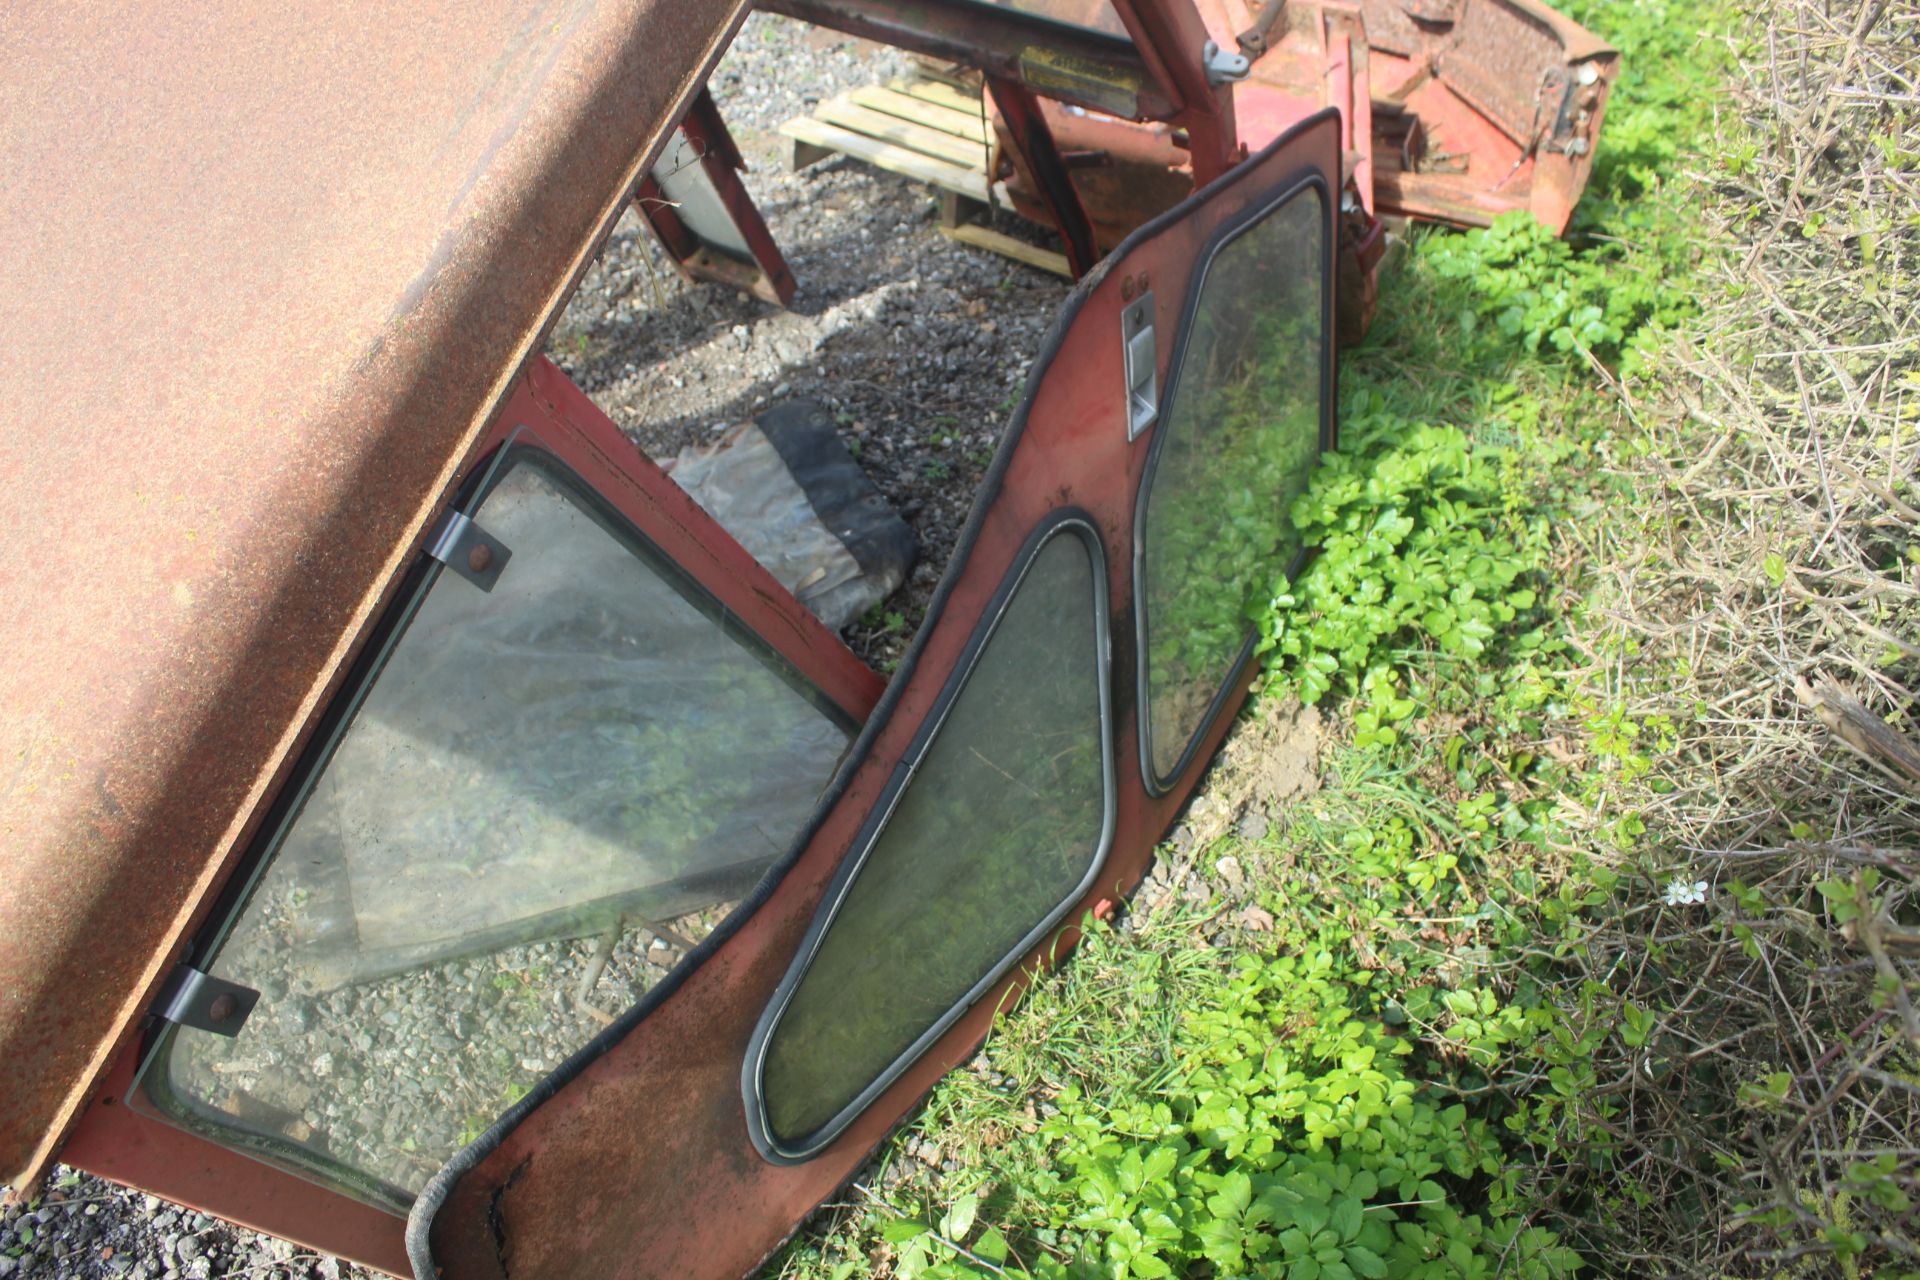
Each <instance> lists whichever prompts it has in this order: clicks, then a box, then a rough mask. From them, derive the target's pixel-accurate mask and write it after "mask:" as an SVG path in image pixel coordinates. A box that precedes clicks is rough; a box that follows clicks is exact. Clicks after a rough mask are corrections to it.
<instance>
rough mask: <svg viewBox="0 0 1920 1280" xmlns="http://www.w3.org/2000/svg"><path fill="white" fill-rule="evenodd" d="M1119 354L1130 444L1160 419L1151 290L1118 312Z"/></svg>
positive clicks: (1158, 381)
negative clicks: (1124, 378) (1123, 370)
mask: <svg viewBox="0 0 1920 1280" xmlns="http://www.w3.org/2000/svg"><path fill="white" fill-rule="evenodd" d="M1120 351H1121V356H1122V361H1121V362H1122V364H1123V365H1124V366H1125V368H1126V374H1127V440H1128V442H1129V443H1131V442H1132V441H1135V440H1138V439H1139V438H1140V435H1141V433H1142V432H1144V431H1145V430H1146V429H1147V428H1148V427H1150V426H1152V425H1153V424H1154V420H1155V419H1157V418H1158V417H1159V416H1160V373H1159V368H1158V364H1157V360H1158V354H1157V353H1156V351H1155V350H1154V342H1153V293H1152V292H1151V291H1150V290H1149V291H1143V292H1142V293H1141V294H1140V296H1139V297H1137V298H1135V299H1134V300H1133V301H1132V302H1130V303H1128V304H1127V306H1126V307H1125V309H1123V310H1122V311H1121V312H1120Z"/></svg>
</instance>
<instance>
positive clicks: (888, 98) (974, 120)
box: [847, 84, 987, 146]
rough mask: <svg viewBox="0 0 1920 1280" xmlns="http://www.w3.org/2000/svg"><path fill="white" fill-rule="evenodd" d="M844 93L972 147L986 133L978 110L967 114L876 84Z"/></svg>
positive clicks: (980, 140) (866, 105)
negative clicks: (970, 144) (946, 134)
mask: <svg viewBox="0 0 1920 1280" xmlns="http://www.w3.org/2000/svg"><path fill="white" fill-rule="evenodd" d="M847 96H848V97H850V98H852V99H853V100H854V101H855V102H857V103H859V104H860V105H861V106H863V107H871V108H873V109H874V110H875V111H884V112H886V113H887V114H888V115H890V116H899V117H900V118H901V119H902V120H911V121H913V122H914V123H915V124H923V125H926V126H927V127H928V128H930V129H938V130H939V131H940V132H942V133H950V134H952V135H953V136H954V137H956V138H965V139H966V140H967V141H969V142H971V143H973V144H974V145H975V146H979V145H980V143H981V142H982V141H984V140H985V138H986V136H987V124H986V121H984V120H982V119H981V118H980V113H979V112H977V111H976V112H973V113H972V114H971V115H969V114H968V113H967V112H964V111H955V110H954V109H953V108H952V107H943V106H941V105H940V104H939V103H937V102H928V101H926V100H925V99H924V98H916V97H913V96H912V95H910V94H905V93H901V92H899V91H897V90H894V89H887V88H882V87H881V86H880V85H877V84H870V85H868V86H867V87H866V88H864V89H855V90H854V91H853V92H852V93H851V94H848V95H847Z"/></svg>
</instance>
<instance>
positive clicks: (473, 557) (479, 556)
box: [467, 542, 493, 573]
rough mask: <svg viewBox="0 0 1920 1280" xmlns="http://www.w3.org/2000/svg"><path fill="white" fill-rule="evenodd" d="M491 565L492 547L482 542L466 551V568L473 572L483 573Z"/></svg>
mask: <svg viewBox="0 0 1920 1280" xmlns="http://www.w3.org/2000/svg"><path fill="white" fill-rule="evenodd" d="M492 567H493V548H492V547H490V546H488V545H487V544H486V543H484V542H482V543H480V544H478V545H477V546H475V547H474V549H473V550H471V551H469V552H467V568H469V569H471V570H473V571H474V572H475V573H485V572H486V571H487V570H488V569H491V568H492Z"/></svg>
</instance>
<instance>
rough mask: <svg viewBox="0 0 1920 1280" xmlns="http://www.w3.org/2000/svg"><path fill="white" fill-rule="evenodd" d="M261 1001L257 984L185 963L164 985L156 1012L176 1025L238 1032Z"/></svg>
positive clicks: (217, 1032) (230, 1033)
mask: <svg viewBox="0 0 1920 1280" xmlns="http://www.w3.org/2000/svg"><path fill="white" fill-rule="evenodd" d="M259 1003H260V993H259V992H258V991H255V990H254V989H253V988H251V987H243V986H241V985H240V984H239V983H237V982H228V981H227V980H226V979H225V978H216V977H214V976H213V975H212V974H210V973H203V972H202V971H200V970H199V969H196V968H194V967H193V966H192V965H187V964H183V965H181V966H180V967H179V968H178V969H175V970H174V971H173V976H171V977H169V978H168V979H167V984H166V986H164V987H162V988H161V989H160V1000H159V1002H158V1003H157V1004H156V1005H155V1006H154V1013H155V1015H156V1016H158V1017H160V1018H162V1019H164V1020H166V1021H168V1022H171V1023H173V1024H174V1025H175V1026H180V1027H194V1028H197V1029H198V1030H201V1031H211V1032H213V1034H215V1035H217V1036H237V1035H239V1034H240V1028H241V1027H244V1026H246V1025H247V1019H248V1018H249V1017H250V1016H252V1014H253V1006H255V1005H256V1004H259Z"/></svg>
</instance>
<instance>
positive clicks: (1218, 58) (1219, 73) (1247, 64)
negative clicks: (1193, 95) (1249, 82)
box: [1200, 40, 1253, 85]
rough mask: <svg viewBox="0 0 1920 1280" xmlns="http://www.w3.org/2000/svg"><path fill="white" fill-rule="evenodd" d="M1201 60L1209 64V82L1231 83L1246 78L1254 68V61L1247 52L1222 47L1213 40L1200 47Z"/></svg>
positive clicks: (1216, 83)
mask: <svg viewBox="0 0 1920 1280" xmlns="http://www.w3.org/2000/svg"><path fill="white" fill-rule="evenodd" d="M1200 60H1201V61H1202V62H1204V63H1205V64H1206V66H1207V83H1208V84H1215V85H1218V84H1231V83H1232V82H1233V81H1235V80H1245V79H1246V78H1247V73H1248V72H1249V71H1251V70H1253V61H1252V59H1250V58H1248V57H1247V55H1246V54H1244V53H1241V52H1239V51H1238V50H1229V49H1222V48H1221V47H1220V46H1219V45H1218V44H1216V43H1215V42H1214V41H1212V40H1209V41H1207V42H1206V44H1204V45H1202V46H1201V47H1200Z"/></svg>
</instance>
